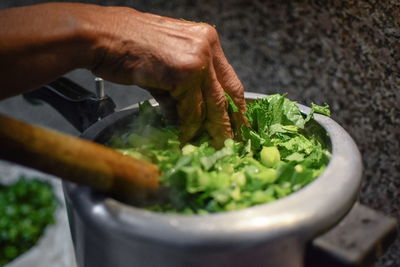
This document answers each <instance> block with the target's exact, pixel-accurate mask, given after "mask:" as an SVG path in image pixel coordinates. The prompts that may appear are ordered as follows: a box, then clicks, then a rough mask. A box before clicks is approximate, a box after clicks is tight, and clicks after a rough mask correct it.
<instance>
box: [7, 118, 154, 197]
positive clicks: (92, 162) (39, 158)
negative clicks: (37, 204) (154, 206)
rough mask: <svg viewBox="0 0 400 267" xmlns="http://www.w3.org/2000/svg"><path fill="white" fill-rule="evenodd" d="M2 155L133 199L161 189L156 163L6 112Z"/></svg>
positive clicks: (147, 195) (64, 177)
mask: <svg viewBox="0 0 400 267" xmlns="http://www.w3.org/2000/svg"><path fill="white" fill-rule="evenodd" d="M0 158H1V159H5V160H8V161H12V162H16V163H19V164H22V165H25V166H29V167H32V168H35V169H38V170H41V171H43V172H46V173H50V174H53V175H56V176H58V177H60V178H62V179H64V180H68V181H72V182H76V183H80V184H84V185H88V186H90V187H92V188H95V189H97V190H100V191H103V192H111V193H115V194H118V195H120V196H122V197H123V198H126V199H129V200H130V201H132V200H134V201H144V200H146V199H147V198H149V197H151V196H152V195H153V194H155V193H157V191H158V189H159V184H158V177H159V175H160V173H159V170H158V168H157V167H156V166H155V165H153V164H150V163H148V162H144V161H140V160H136V159H133V158H131V157H129V156H124V155H122V154H121V153H118V152H116V151H114V150H113V149H110V148H107V147H105V146H102V145H99V144H96V143H93V142H90V141H86V140H83V139H79V138H75V137H72V136H69V135H65V134H61V133H58V132H55V131H51V130H47V129H44V128H39V127H36V126H32V125H29V124H26V123H23V122H20V121H17V120H15V119H11V118H8V117H6V116H3V115H0Z"/></svg>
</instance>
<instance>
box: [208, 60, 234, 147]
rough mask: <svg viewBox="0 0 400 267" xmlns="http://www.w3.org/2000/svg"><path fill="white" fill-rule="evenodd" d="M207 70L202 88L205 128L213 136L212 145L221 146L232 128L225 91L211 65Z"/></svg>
mask: <svg viewBox="0 0 400 267" xmlns="http://www.w3.org/2000/svg"><path fill="white" fill-rule="evenodd" d="M208 72H209V75H208V79H207V80H206V81H205V84H204V88H203V95H204V99H205V102H206V109H207V114H206V122H205V128H206V130H207V132H208V133H209V134H210V135H211V137H212V138H213V144H212V145H213V146H214V147H216V148H221V147H222V146H223V143H224V140H225V139H227V138H233V134H232V128H231V123H230V120H229V115H228V112H227V102H226V98H225V92H224V90H223V89H222V86H221V84H220V83H219V82H218V79H217V76H216V74H215V70H214V68H213V66H212V65H211V67H210V69H209V70H208Z"/></svg>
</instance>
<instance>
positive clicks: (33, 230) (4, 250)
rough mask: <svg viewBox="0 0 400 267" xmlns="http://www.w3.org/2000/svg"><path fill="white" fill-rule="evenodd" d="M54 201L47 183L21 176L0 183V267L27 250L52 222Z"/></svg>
mask: <svg viewBox="0 0 400 267" xmlns="http://www.w3.org/2000/svg"><path fill="white" fill-rule="evenodd" d="M56 207H57V201H56V199H55V197H54V195H53V192H52V189H51V186H50V184H48V183H46V182H43V181H39V180H27V179H25V178H24V177H22V178H21V179H19V180H18V181H17V182H15V183H14V184H11V185H9V186H4V185H0V266H3V265H5V264H7V263H8V262H10V261H12V260H13V259H15V258H16V257H18V256H19V255H20V254H22V253H24V252H25V251H27V250H28V249H30V248H31V247H32V246H33V245H34V244H35V243H36V242H37V241H38V239H39V238H40V236H41V235H42V234H43V232H44V230H45V228H46V226H47V225H49V224H53V223H54V222H55V218H54V212H55V210H56Z"/></svg>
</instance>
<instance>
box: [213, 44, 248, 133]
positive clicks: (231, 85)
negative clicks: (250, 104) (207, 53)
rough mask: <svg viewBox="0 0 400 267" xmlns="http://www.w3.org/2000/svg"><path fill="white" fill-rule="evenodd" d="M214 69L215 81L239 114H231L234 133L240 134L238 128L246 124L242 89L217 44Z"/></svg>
mask: <svg viewBox="0 0 400 267" xmlns="http://www.w3.org/2000/svg"><path fill="white" fill-rule="evenodd" d="M213 63H214V68H215V72H216V75H217V79H218V81H219V83H220V84H221V86H222V87H223V88H224V90H225V92H226V93H227V94H228V95H229V96H230V97H231V98H232V100H233V102H234V103H235V105H236V106H237V107H238V109H239V112H235V113H233V114H232V115H231V116H232V125H233V127H234V129H235V132H236V133H240V127H241V125H242V124H246V125H247V124H248V122H247V120H246V118H245V116H244V112H245V111H246V102H245V99H244V87H243V84H242V83H241V82H240V80H239V78H238V77H237V75H236V73H235V71H234V69H233V68H232V66H231V65H230V64H229V63H228V60H227V59H226V57H225V54H224V52H223V51H222V48H221V46H220V45H219V43H218V44H217V45H215V54H214V61H213Z"/></svg>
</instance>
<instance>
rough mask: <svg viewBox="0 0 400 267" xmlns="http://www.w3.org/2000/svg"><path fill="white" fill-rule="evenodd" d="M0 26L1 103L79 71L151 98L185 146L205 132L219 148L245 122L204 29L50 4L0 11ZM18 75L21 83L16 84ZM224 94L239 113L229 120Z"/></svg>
mask: <svg viewBox="0 0 400 267" xmlns="http://www.w3.org/2000/svg"><path fill="white" fill-rule="evenodd" d="M0 25H2V26H0V37H3V38H0V40H1V39H3V40H5V39H7V40H8V42H1V41H0V58H1V59H2V60H0V78H1V80H2V81H5V85H6V87H5V88H6V89H5V90H2V92H1V94H0V96H1V97H7V96H10V95H14V94H17V93H20V92H22V91H24V90H27V89H30V88H35V87H37V86H38V85H40V84H43V83H46V82H48V81H51V80H53V79H55V78H56V77H58V76H59V75H62V74H64V73H65V72H67V71H69V70H72V69H75V68H78V67H85V68H88V69H90V70H92V71H93V73H94V74H96V75H98V76H100V77H102V78H104V79H106V80H109V81H112V82H116V83H121V84H127V85H129V84H132V85H138V86H140V87H143V88H146V89H147V90H149V91H150V93H151V94H153V96H154V97H155V98H156V99H157V100H158V101H159V102H160V103H161V105H162V107H163V109H164V110H165V111H166V113H167V114H168V115H169V116H170V117H172V116H174V115H177V116H178V119H179V125H180V127H181V130H182V131H181V132H182V135H181V139H182V141H183V142H187V141H189V140H191V139H192V138H193V137H194V136H195V135H196V134H197V133H198V132H199V131H200V130H202V129H205V130H206V131H208V133H209V134H210V135H211V137H212V138H213V142H214V143H213V145H214V146H216V147H221V146H222V144H223V141H224V139H226V138H232V137H233V131H232V128H233V127H235V128H238V127H240V125H241V124H242V123H244V122H245V119H244V116H243V112H244V111H245V102H244V89H243V85H242V84H241V82H240V81H239V79H238V78H237V76H236V74H235V72H234V70H233V69H232V67H231V65H230V64H229V63H228V61H227V59H226V58H225V55H224V53H223V51H222V48H221V44H220V41H219V38H218V33H217V31H216V29H215V28H214V27H213V26H210V25H208V24H205V23H194V22H189V21H184V20H177V19H172V18H166V17H161V16H157V15H153V14H148V13H142V12H138V11H136V10H133V9H130V8H123V7H100V6H95V5H86V4H71V3H68V4H67V3H56V4H44V5H37V6H31V7H23V8H14V9H10V10H4V11H0ZM9 29H12V31H10V30H9ZM32 47H34V48H32ZM1 62H3V63H1ZM10 64H11V65H12V66H13V68H11V70H10V68H9V66H10ZM17 73H18V74H17ZM21 75H23V76H25V77H26V79H25V81H18V82H15V79H16V76H21ZM7 90H8V91H7ZM225 93H227V94H229V95H230V96H231V98H232V99H233V101H234V102H235V104H236V105H237V106H238V108H239V111H240V112H237V113H235V114H233V115H232V118H230V117H229V115H228V113H227V101H226V99H225Z"/></svg>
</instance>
